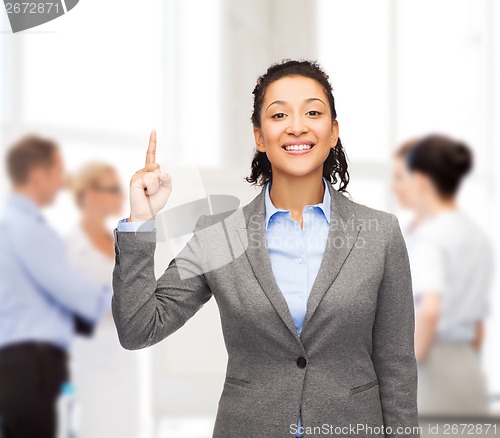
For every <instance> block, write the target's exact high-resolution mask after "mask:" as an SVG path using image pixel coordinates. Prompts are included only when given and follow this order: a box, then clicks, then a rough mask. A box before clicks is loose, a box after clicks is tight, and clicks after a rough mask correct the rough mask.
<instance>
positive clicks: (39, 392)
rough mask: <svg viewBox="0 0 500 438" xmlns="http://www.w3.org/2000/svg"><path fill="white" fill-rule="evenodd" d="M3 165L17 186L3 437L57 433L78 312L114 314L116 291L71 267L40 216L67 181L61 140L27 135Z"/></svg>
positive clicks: (4, 327)
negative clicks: (57, 408)
mask: <svg viewBox="0 0 500 438" xmlns="http://www.w3.org/2000/svg"><path fill="white" fill-rule="evenodd" d="M6 164H7V172H8V175H9V177H10V180H11V182H12V189H13V190H12V193H11V194H10V195H9V196H8V198H7V200H6V202H5V205H4V206H3V209H2V211H1V213H0V229H1V234H0V278H1V281H0V428H1V429H0V431H1V432H0V436H2V432H3V436H2V438H21V437H22V438H27V437H29V438H53V437H54V436H55V429H56V413H55V406H56V404H55V402H56V399H57V396H58V395H59V392H60V388H61V385H62V384H63V383H64V382H65V381H67V380H69V372H68V363H67V362H68V357H67V356H68V353H67V352H68V349H69V346H70V343H71V339H72V336H73V333H74V330H75V315H76V316H77V317H78V318H77V320H79V321H80V322H81V324H83V325H85V324H89V325H92V324H95V323H96V322H97V320H98V319H99V318H100V317H101V316H102V315H104V314H105V313H106V312H108V311H109V308H110V302H111V288H110V287H109V286H106V285H104V284H103V285H96V284H94V283H91V282H89V281H88V280H86V279H85V278H83V277H82V276H81V275H80V274H79V272H77V271H75V269H74V268H72V265H71V264H70V262H69V260H68V259H67V258H66V255H65V245H64V242H63V241H62V239H61V238H60V237H59V236H58V235H57V233H56V232H55V231H54V229H53V228H52V227H51V226H50V225H49V224H48V223H47V222H46V220H45V218H44V216H43V215H42V213H41V209H42V208H43V207H46V206H48V205H50V204H52V203H53V201H54V200H55V198H56V195H57V193H58V192H59V190H60V189H61V188H62V187H63V186H64V168H63V160H62V157H61V154H60V152H59V149H58V147H57V145H56V144H55V143H54V142H53V141H51V140H49V139H45V138H42V137H40V136H37V135H28V136H25V137H24V138H22V139H21V140H19V141H18V142H17V143H16V144H14V145H13V146H12V147H11V148H10V150H9V151H8V153H7V162H6Z"/></svg>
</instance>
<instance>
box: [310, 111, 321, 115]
mask: <svg viewBox="0 0 500 438" xmlns="http://www.w3.org/2000/svg"><path fill="white" fill-rule="evenodd" d="M308 114H309V115H310V116H319V115H320V114H321V113H320V112H319V111H314V110H312V111H309V112H308Z"/></svg>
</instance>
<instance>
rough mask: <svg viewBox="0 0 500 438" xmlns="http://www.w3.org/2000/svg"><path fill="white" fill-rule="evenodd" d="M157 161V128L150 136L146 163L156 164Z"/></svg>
mask: <svg viewBox="0 0 500 438" xmlns="http://www.w3.org/2000/svg"><path fill="white" fill-rule="evenodd" d="M155 161H156V130H154V129H153V130H152V131H151V135H150V136H149V145H148V152H147V153H146V164H154V162H155Z"/></svg>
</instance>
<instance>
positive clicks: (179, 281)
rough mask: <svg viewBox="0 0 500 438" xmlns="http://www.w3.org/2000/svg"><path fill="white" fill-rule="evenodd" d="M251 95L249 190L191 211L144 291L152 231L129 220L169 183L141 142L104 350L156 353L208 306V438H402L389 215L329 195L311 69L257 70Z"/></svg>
mask: <svg viewBox="0 0 500 438" xmlns="http://www.w3.org/2000/svg"><path fill="white" fill-rule="evenodd" d="M253 94H254V108H253V114H252V124H253V132H254V136H255V143H256V151H255V155H254V158H253V161H252V172H251V175H250V176H249V177H248V178H247V181H248V182H250V183H255V184H258V185H260V186H261V190H260V193H259V194H258V195H257V196H256V197H255V198H254V200H253V201H251V202H250V203H249V204H247V205H245V206H244V207H242V208H241V209H236V210H235V211H230V212H223V213H216V214H210V215H209V214H205V215H202V216H201V217H200V218H199V219H198V221H197V223H196V226H195V230H194V236H193V237H192V239H191V240H190V241H189V242H188V243H187V245H186V247H185V248H184V249H183V250H182V251H181V253H180V254H179V255H178V256H177V257H176V258H175V259H174V260H172V262H171V263H170V264H169V266H168V267H167V269H166V271H165V272H164V274H163V275H162V276H161V277H160V278H159V279H158V280H156V279H155V276H154V257H153V255H154V251H155V242H156V238H155V234H154V231H153V228H152V224H150V223H144V224H141V222H154V220H153V219H154V217H155V215H156V214H157V213H158V212H159V211H160V210H161V209H162V208H163V206H164V205H165V204H166V202H167V200H168V198H169V196H170V193H171V190H172V181H171V177H170V175H168V174H165V173H162V172H161V171H160V169H159V166H158V164H156V162H155V151H156V134H155V133H154V132H153V133H152V135H151V138H150V145H149V148H148V152H147V154H146V165H145V167H144V168H143V169H141V170H139V171H138V172H136V174H135V175H134V176H133V177H132V180H131V191H130V196H131V214H130V217H129V218H128V220H123V221H122V222H120V223H119V224H118V229H117V231H116V233H115V238H116V254H117V257H116V264H115V270H114V276H113V286H114V288H113V289H114V295H113V315H114V319H115V322H116V326H117V329H118V335H119V338H120V342H121V343H122V345H123V346H124V347H125V348H128V349H139V348H144V347H147V346H150V345H154V344H155V343H157V342H160V341H161V340H163V339H164V338H166V337H167V336H169V335H171V334H172V333H174V332H175V331H176V330H177V329H179V328H180V327H181V326H182V325H184V323H185V322H186V321H187V320H188V319H189V318H191V317H192V316H193V315H194V314H195V313H196V312H197V311H198V310H199V309H200V308H201V307H202V306H203V305H204V304H205V303H206V302H207V301H208V300H209V299H210V298H211V296H212V295H213V296H214V297H215V299H216V301H217V305H218V307H219V312H220V316H221V321H222V329H223V334H224V340H225V344H226V347H227V350H228V365H227V375H226V380H225V382H224V389H223V391H222V395H221V398H220V400H219V406H218V412H217V418H216V421H215V427H214V434H213V436H214V438H241V437H250V438H254V437H273V438H274V437H280V438H281V437H284V436H292V435H293V436H297V437H300V436H303V437H304V438H306V437H311V436H317V435H318V430H321V431H322V433H320V434H325V435H328V436H345V437H347V436H349V437H350V436H371V437H375V436H378V437H385V436H391V437H405V438H410V437H413V438H416V437H418V436H419V430H418V417H417V414H418V413H417V366H416V361H415V353H414V348H413V342H414V338H413V336H414V307H413V297H412V293H411V276H410V266H409V260H408V254H407V251H406V247H405V243H404V239H403V236H402V234H401V230H400V227H399V224H398V220H397V219H396V217H395V216H394V215H393V214H390V213H387V212H383V211H380V210H375V209H372V208H369V207H367V206H364V205H361V204H358V203H355V202H353V201H352V200H350V199H349V198H347V197H345V196H344V195H343V194H342V193H341V192H345V191H346V186H347V183H348V181H349V174H348V172H347V160H346V156H345V154H344V150H343V147H342V144H341V142H340V140H339V128H338V122H337V120H336V118H337V117H336V116H337V114H336V111H335V104H334V98H333V95H332V87H331V85H330V83H329V80H328V76H327V75H326V73H325V72H324V71H323V70H322V69H321V68H320V67H319V65H318V64H316V63H313V62H310V61H291V60H288V61H283V62H281V63H278V64H275V65H272V66H271V67H270V68H269V69H268V70H267V72H266V73H265V74H264V75H263V76H261V77H260V78H259V79H258V81H257V85H256V87H255V89H254V92H253ZM337 182H339V189H338V190H336V189H334V187H333V184H335V183H337ZM153 225H154V224H153ZM139 226H141V227H140V228H142V229H143V230H145V231H143V232H127V231H135V230H137V229H138V227H139ZM146 230H150V231H146ZM139 231H140V230H139ZM145 233H147V234H145ZM368 427H369V428H371V429H368Z"/></svg>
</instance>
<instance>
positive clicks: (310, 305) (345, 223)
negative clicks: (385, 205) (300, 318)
mask: <svg viewBox="0 0 500 438" xmlns="http://www.w3.org/2000/svg"><path fill="white" fill-rule="evenodd" d="M328 189H329V190H330V195H331V201H332V202H331V209H330V212H331V215H330V229H329V231H328V240H327V242H326V246H325V252H324V254H323V259H322V260H321V264H320V267H319V271H318V275H317V276H316V279H315V280H314V283H313V285H312V288H311V293H310V294H309V299H308V301H307V311H306V317H305V320H304V324H303V328H302V333H304V330H305V328H306V325H307V324H308V322H309V321H310V320H311V317H312V316H313V314H314V311H315V310H316V308H317V307H318V305H319V303H320V301H321V299H322V298H323V296H324V295H325V293H326V292H327V291H328V290H329V289H330V287H331V285H332V283H333V282H334V281H335V279H336V278H337V275H338V274H339V272H340V269H341V268H342V265H343V264H344V261H345V260H346V259H347V256H348V255H349V254H350V252H351V250H352V248H353V247H354V244H355V242H356V239H357V238H358V235H359V231H360V229H361V226H360V224H357V223H356V216H355V214H354V211H353V209H352V204H351V201H350V200H349V199H347V198H346V197H345V196H344V195H343V194H342V193H340V192H338V191H337V190H335V188H334V187H333V185H332V184H331V183H329V184H328Z"/></svg>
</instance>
